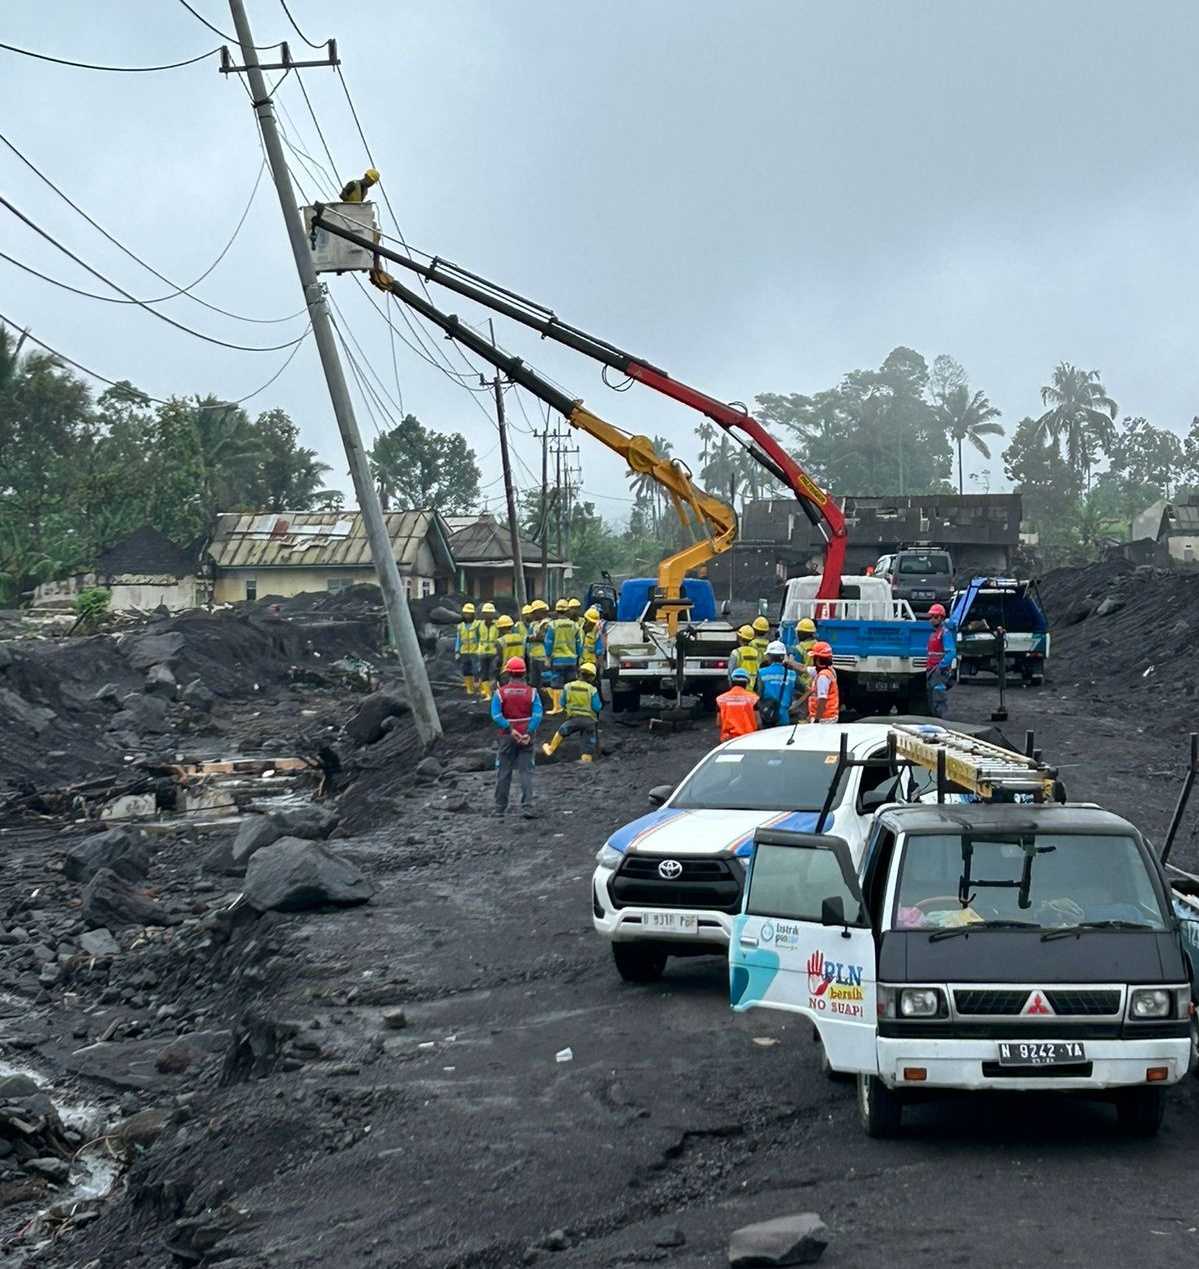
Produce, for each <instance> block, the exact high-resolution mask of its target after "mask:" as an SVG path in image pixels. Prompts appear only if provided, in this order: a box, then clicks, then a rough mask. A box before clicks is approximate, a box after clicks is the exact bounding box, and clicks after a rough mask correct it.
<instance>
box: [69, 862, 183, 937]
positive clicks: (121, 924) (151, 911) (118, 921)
mask: <svg viewBox="0 0 1199 1269" xmlns="http://www.w3.org/2000/svg"><path fill="white" fill-rule="evenodd" d="M79 911H80V915H81V916H82V917H83V919H84V921H86V922H87V925H88V928H89V929H92V930H96V929H99V928H100V927H101V926H103V927H105V928H107V929H109V930H123V929H126V928H127V927H129V926H131V925H166V924H167V919H166V912H165V911H164V910H163V908H162V906H161V905H160V904H157V903H155V902H154V900H153V899H148V898H147V897H146V896H145V895H144V894H141V893H140V892H139V891H137V890H134V888H133V887H132V886H131V885H130V884H129V883H128V882H127V881H125V880H124V879H123V878H121V877H119V876H117V874H116V873H115V872H113V870H112V869H111V868H101V869H100V871H99V872H98V873H96V875H95V876H94V877H93V878H92V879H91V881H89V882H88V883H87V885H86V886H84V887H83V906H82V907H81V908H80V910H79Z"/></svg>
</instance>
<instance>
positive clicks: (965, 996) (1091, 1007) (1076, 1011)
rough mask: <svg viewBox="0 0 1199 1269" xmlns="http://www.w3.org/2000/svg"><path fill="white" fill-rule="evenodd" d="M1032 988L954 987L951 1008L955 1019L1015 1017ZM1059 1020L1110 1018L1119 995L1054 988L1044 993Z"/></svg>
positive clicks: (1107, 991)
mask: <svg viewBox="0 0 1199 1269" xmlns="http://www.w3.org/2000/svg"><path fill="white" fill-rule="evenodd" d="M1036 990H1038V989H1037V988H1034V987H1016V988H1008V987H1003V988H999V987H957V988H955V989H954V993H953V1003H954V1008H955V1010H956V1011H957V1014H958V1016H959V1017H962V1018H965V1017H990V1018H997V1017H998V1018H1013V1017H1018V1016H1019V1015H1020V1014H1021V1013H1022V1011H1023V1009H1024V1006H1025V1004H1026V1003H1027V1001H1028V997H1029V994H1030V993H1031V992H1033V991H1036ZM1044 996H1045V999H1046V1000H1047V1001H1048V1002H1049V1006H1050V1008H1051V1009H1052V1010H1053V1012H1054V1014H1056V1015H1057V1016H1058V1017H1060V1018H1112V1017H1115V1016H1117V1015H1118V1014H1119V1013H1120V1010H1121V1006H1122V1003H1123V996H1122V994H1121V992H1120V989H1119V988H1118V987H1099V988H1090V987H1058V988H1048V989H1046V990H1045V992H1044Z"/></svg>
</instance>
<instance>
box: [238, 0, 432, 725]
mask: <svg viewBox="0 0 1199 1269" xmlns="http://www.w3.org/2000/svg"><path fill="white" fill-rule="evenodd" d="M229 12H230V13H231V14H232V16H233V26H234V29H235V30H236V31H237V38H238V42H239V43H240V44H241V51H242V57H243V58H244V59H245V71H246V75H247V77H248V78H249V81H250V93H251V96H252V99H253V102H254V111H255V113H256V114H257V115H258V126H259V128H260V129H261V130H262V141H263V145H264V146H265V147H266V155H267V161H268V162H269V163H270V167H271V175H272V176H273V177H274V179H275V189H276V190H277V191H278V193H279V205H280V207H281V208H282V209H283V220H284V223H285V224H286V225H287V236H288V239H289V240H290V242H291V252H292V255H293V256H294V257H295V261H296V272H297V273H299V275H300V283H301V285H302V286H303V288H304V299H305V302H306V303H307V305H308V316H309V319H310V321H311V322H312V334H313V337H314V338H315V339H316V346H317V350H318V351H319V353H320V357H321V366H322V368H323V369H324V372H325V380H326V382H327V383H328V385H329V397H330V399H331V401H332V402H333V413H334V415H335V416H336V417H337V428H338V431H340V432H341V441H342V445H343V446H344V447H345V452H346V462H347V463H348V464H349V468H350V477H351V479H352V480H353V482H354V492H355V494H356V495H357V498H358V510H359V513H360V514H361V516H362V523H363V526H364V527H365V529H366V538H367V541H368V542H369V544H370V549H371V558H372V560H373V561H374V565H375V574H376V576H377V577H378V579H379V588H380V590H382V592H383V603H384V606H385V608H386V610H387V619H388V624H389V625H390V626H391V637H392V641H393V642H394V643H395V647H396V651H397V652H398V654H399V658H400V666H401V668H402V669H403V671H404V680H405V682H406V683H407V686H408V696H409V703H410V704H411V706H412V714H413V717H414V718H415V720H416V728H417V731H418V733H419V734H420V738H421V740H422V741H423V742H424V743H425V744H426V745H428V744H431V743H432V742H433V741H434V740H436V739H437V738H438V737H439V736H441V734H442V731H441V719H440V718H439V717H438V716H437V705H436V703H435V702H434V700H433V689H432V688H431V687H430V685H429V673H428V670H427V669H426V668H425V659H424V657H423V656H422V655H421V650H420V642H419V640H418V639H417V637H416V627H415V625H413V622H412V613H411V612H410V611H409V608H408V600H407V597H406V596H405V594H404V588H403V585H402V584H401V582H400V571H399V569H398V568H397V567H396V562H395V556H394V555H392V551H391V539H390V538H389V537H388V535H387V526H386V524H385V523H384V520H383V509H382V507H380V506H379V495H378V493H377V492H376V490H375V486H374V482H373V481H372V480H371V473H370V465H369V464H368V463H367V459H366V451H365V450H364V449H363V447H362V436H361V435H360V433H359V431H358V421H357V420H356V419H355V418H354V407H353V404H352V403H351V401H350V393H349V389H348V388H347V387H346V380H345V375H344V374H343V373H342V369H341V361H340V360H339V359H338V356H337V345H336V343H335V342H334V339H333V324H332V322H331V320H330V318H329V304H328V301H327V300H326V299H325V291H324V287H323V286H322V285H321V283H320V281H319V280H318V278H317V275H316V269H315V267H314V266H313V263H312V254H311V252H310V251H309V249H308V240H307V239H306V237H305V236H304V225H303V222H302V221H301V219H300V212H299V208H298V206H297V204H296V196H295V191H294V190H293V189H292V185H291V176H290V175H289V174H288V171H287V159H286V157H285V156H284V153H283V146H282V144H281V142H280V140H279V131H278V128H277V127H276V124H275V108H274V106H273V104H272V103H271V99H270V96H269V95H268V93H267V87H266V80H265V79H264V78H263V74H262V67H261V66H260V65H259V62H258V55H257V53H255V51H254V36H253V34H252V33H251V31H250V22H249V19H248V18H247V17H246V9H245V5H244V4H243V3H242V0H229Z"/></svg>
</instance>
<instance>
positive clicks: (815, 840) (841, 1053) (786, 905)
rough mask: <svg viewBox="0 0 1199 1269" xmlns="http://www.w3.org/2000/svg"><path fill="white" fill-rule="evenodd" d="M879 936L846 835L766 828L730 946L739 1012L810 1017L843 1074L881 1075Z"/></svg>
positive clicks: (731, 977)
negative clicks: (878, 1048)
mask: <svg viewBox="0 0 1199 1269" xmlns="http://www.w3.org/2000/svg"><path fill="white" fill-rule="evenodd" d="M876 984H877V969H876V962H875V949H874V935H873V933H872V931H871V928H870V920H869V917H868V915H867V912H866V905H865V904H864V903H863V902H862V891H861V888H860V886H859V885H858V879H857V876H856V875H855V873H854V868H853V862H852V860H851V858H850V852H849V847H848V845H846V843H845V842H844V841H843V840H842V839H841V838H839V837H832V836H824V835H822V836H816V835H815V834H812V833H791V832H786V831H782V830H779V829H766V828H763V829H759V830H758V831H757V833H756V834H755V836H754V843H753V854H752V856H751V859H750V872H749V882H748V884H747V885H746V887H745V892H744V895H743V897H742V901H741V913H740V915H739V916H737V917H736V918H734V921H733V934H732V939H731V941H730V943H729V997H730V1003H731V1004H732V1006H733V1008H734V1009H735V1010H737V1011H738V1012H743V1011H744V1010H747V1009H782V1010H785V1011H787V1012H791V1013H800V1014H803V1015H804V1016H805V1017H807V1018H810V1019H811V1020H812V1022H814V1023H815V1024H816V1028H817V1030H818V1031H819V1032H820V1039H821V1040H822V1042H823V1043H824V1050H825V1052H826V1053H827V1054H828V1059H829V1062H830V1063H831V1064H832V1066H833V1068H834V1069H835V1070H838V1071H866V1072H868V1073H875V1072H877V1071H878V1056H877V1051H876V1047H875V1028H876V1019H877V1016H878V1015H877V1005H876Z"/></svg>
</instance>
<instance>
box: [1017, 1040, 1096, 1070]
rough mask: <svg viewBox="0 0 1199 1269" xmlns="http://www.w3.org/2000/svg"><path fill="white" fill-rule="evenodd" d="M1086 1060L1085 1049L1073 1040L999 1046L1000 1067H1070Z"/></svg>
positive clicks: (1038, 1041) (1033, 1041)
mask: <svg viewBox="0 0 1199 1269" xmlns="http://www.w3.org/2000/svg"><path fill="white" fill-rule="evenodd" d="M1086 1060H1087V1052H1086V1049H1085V1048H1084V1047H1083V1046H1082V1045H1081V1044H1079V1043H1077V1042H1076V1041H1074V1040H1029V1041H1028V1042H1027V1043H1024V1042H1020V1041H1013V1042H1012V1043H1011V1044H1000V1046H999V1065H1000V1066H1072V1065H1074V1063H1076V1062H1085V1061H1086Z"/></svg>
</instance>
